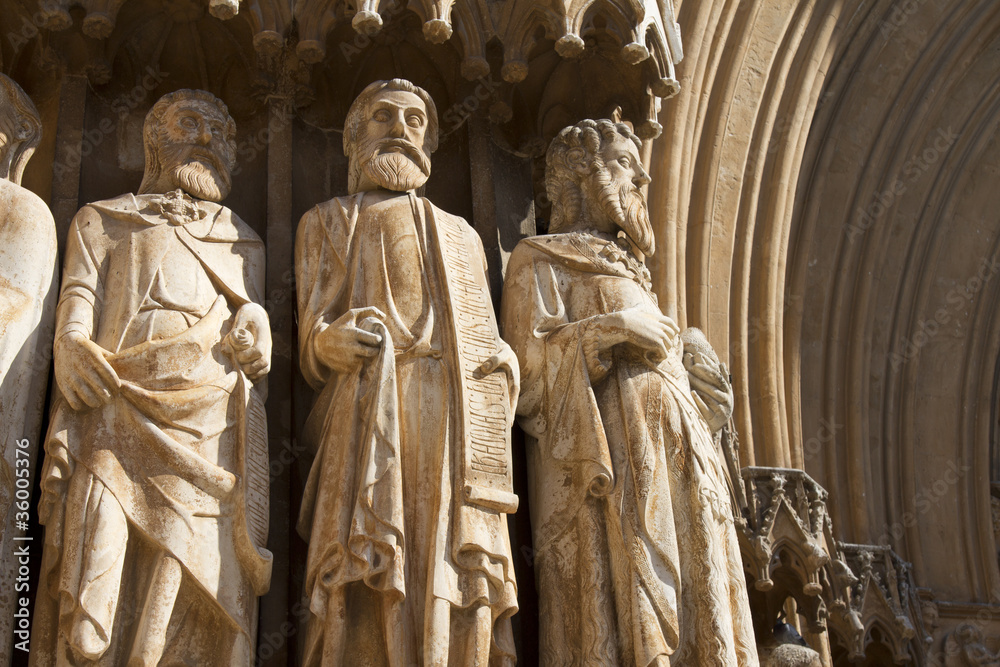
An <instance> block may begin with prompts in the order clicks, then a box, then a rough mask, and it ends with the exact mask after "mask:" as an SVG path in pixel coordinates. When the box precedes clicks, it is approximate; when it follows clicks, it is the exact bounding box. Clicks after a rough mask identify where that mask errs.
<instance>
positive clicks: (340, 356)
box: [316, 308, 385, 372]
mask: <svg viewBox="0 0 1000 667" xmlns="http://www.w3.org/2000/svg"><path fill="white" fill-rule="evenodd" d="M366 317H376V318H378V319H380V320H383V321H384V320H385V313H383V312H382V311H381V310H379V309H378V308H352V309H351V310H349V311H347V312H346V313H344V314H343V315H341V316H340V317H339V318H337V320H336V321H335V322H334V323H333V324H331V325H330V326H328V327H326V328H325V329H323V330H322V331H320V332H319V334H317V336H316V356H318V357H319V359H320V361H322V362H323V363H324V364H326V365H327V366H329V367H330V368H332V369H333V370H335V371H340V372H348V371H353V370H355V369H356V368H358V367H359V366H360V365H361V362H362V361H364V360H365V359H367V358H369V357H374V356H375V355H377V354H378V351H379V347H380V346H381V345H382V337H381V336H379V335H378V334H374V333H371V332H370V331H365V330H364V329H361V328H360V327H358V322H359V321H360V320H363V319H365V318H366Z"/></svg>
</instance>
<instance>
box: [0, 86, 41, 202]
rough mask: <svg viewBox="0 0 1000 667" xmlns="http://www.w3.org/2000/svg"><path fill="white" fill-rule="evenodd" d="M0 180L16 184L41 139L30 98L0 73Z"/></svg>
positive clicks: (36, 114) (36, 115)
mask: <svg viewBox="0 0 1000 667" xmlns="http://www.w3.org/2000/svg"><path fill="white" fill-rule="evenodd" d="M0 91H2V92H3V94H2V96H0V134H2V135H3V136H5V137H6V138H7V140H8V143H6V144H3V143H0V178H7V179H10V180H11V181H13V182H14V183H18V184H20V182H21V176H23V175H24V167H25V166H26V165H27V164H28V160H29V159H30V158H31V155H32V153H34V152H35V148H36V147H37V146H38V143H39V142H40V141H41V140H42V119H41V117H40V116H39V115H38V110H37V109H35V105H34V104H33V103H32V102H31V98H30V97H28V95H27V94H26V93H25V92H24V91H23V90H21V87H20V86H19V85H17V83H15V82H14V80H13V79H11V78H10V77H8V76H7V75H5V74H0Z"/></svg>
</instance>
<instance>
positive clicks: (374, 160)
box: [357, 138, 431, 192]
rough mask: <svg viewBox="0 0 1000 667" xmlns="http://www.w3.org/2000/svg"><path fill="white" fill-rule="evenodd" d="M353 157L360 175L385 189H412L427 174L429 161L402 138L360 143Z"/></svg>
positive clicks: (423, 181) (421, 181)
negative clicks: (356, 161) (357, 151)
mask: <svg viewBox="0 0 1000 667" xmlns="http://www.w3.org/2000/svg"><path fill="white" fill-rule="evenodd" d="M359 153H360V155H359V156H358V157H357V159H358V160H360V163H361V171H362V172H363V174H364V176H365V177H366V178H367V179H368V180H369V181H371V182H372V183H374V184H376V185H377V186H378V187H380V188H383V189H385V190H392V191H395V192H409V191H410V190H416V189H417V188H419V187H420V186H422V185H423V184H424V183H426V182H427V179H428V178H429V177H430V175H431V160H430V157H428V156H427V154H426V153H424V151H423V149H421V148H420V147H419V146H417V145H415V144H413V143H411V142H409V141H407V140H406V139H402V138H400V139H395V138H388V139H374V140H370V141H364V142H363V146H362V147H361V149H360V151H359Z"/></svg>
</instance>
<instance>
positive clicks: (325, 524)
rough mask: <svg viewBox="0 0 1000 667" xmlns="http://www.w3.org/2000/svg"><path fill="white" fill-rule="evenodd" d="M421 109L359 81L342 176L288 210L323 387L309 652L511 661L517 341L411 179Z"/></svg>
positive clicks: (479, 252)
mask: <svg viewBox="0 0 1000 667" xmlns="http://www.w3.org/2000/svg"><path fill="white" fill-rule="evenodd" d="M437 128H438V121H437V111H436V109H435V106H434V103H433V101H432V100H431V98H430V96H429V95H428V94H427V93H426V92H425V91H424V90H423V89H421V88H418V87H416V86H414V85H413V84H411V83H410V82H408V81H404V80H401V79H394V80H392V81H377V82H375V83H373V84H371V85H370V86H368V87H367V88H366V89H365V90H364V91H363V92H362V93H361V94H360V95H359V96H358V98H357V100H355V101H354V103H353V104H352V105H351V108H350V110H349V111H348V114H347V119H346V122H345V128H344V152H345V153H346V154H347V156H348V159H349V185H348V189H349V191H350V193H351V194H350V195H348V196H346V197H340V198H336V199H333V200H330V201H328V202H325V203H323V204H320V205H319V206H317V207H316V208H314V209H312V210H311V211H309V212H308V213H307V214H306V215H305V216H304V217H303V218H302V221H301V222H300V223H299V229H298V235H297V237H296V248H295V265H296V284H297V287H298V310H299V349H300V359H301V365H302V372H303V374H304V375H305V377H306V379H307V380H308V382H309V384H310V385H311V386H312V387H313V388H314V389H316V390H317V391H319V392H321V394H320V396H319V398H318V401H317V403H316V405H315V407H314V408H313V410H312V412H311V414H310V417H309V421H308V423H307V426H306V438H307V442H308V443H309V444H310V445H311V446H312V447H313V448H315V449H316V450H317V451H316V457H315V461H314V463H313V465H312V470H311V472H310V475H309V479H308V481H307V485H306V490H305V493H304V498H303V502H302V512H301V515H300V517H299V532H300V533H301V534H302V536H303V538H304V539H306V540H307V541H308V542H309V553H308V562H307V566H306V580H305V593H304V595H305V597H306V601H307V602H308V605H309V610H310V616H309V618H308V619H307V621H306V624H307V627H306V633H305V654H304V659H303V664H305V665H309V666H314V665H354V664H356V665H362V664H364V665H425V666H427V667H431V666H432V665H433V666H437V665H440V666H447V665H487V664H489V665H506V664H513V662H514V646H513V639H512V635H511V628H510V616H511V615H512V614H514V613H515V611H516V610H517V602H516V584H515V580H514V568H513V563H512V562H511V552H510V543H509V540H508V534H507V518H506V516H505V515H506V514H507V513H511V512H513V511H514V510H515V509H516V508H517V496H515V495H514V494H513V490H512V487H511V459H510V434H509V428H510V426H511V424H512V423H513V413H514V407H515V404H516V400H517V388H518V370H517V360H516V357H515V356H514V353H513V351H512V350H511V349H510V348H509V347H508V346H507V345H506V344H504V343H503V341H501V340H500V337H499V334H498V333H497V325H496V319H495V316H494V314H493V308H492V305H491V301H490V296H489V287H488V283H487V278H486V258H485V255H484V253H483V248H482V244H481V242H480V240H479V237H478V235H477V234H476V233H475V231H473V230H472V229H471V228H470V227H469V225H468V224H467V223H466V222H465V221H464V220H462V219H461V218H458V217H456V216H453V215H449V214H448V213H445V212H444V211H442V210H440V209H438V208H437V207H435V206H434V205H433V204H431V203H430V202H429V201H427V200H426V199H424V198H422V197H418V196H417V195H416V194H414V190H415V189H416V188H419V187H420V186H422V185H423V184H424V183H425V182H426V180H427V178H428V176H429V175H430V154H431V153H432V152H433V151H434V149H435V148H436V147H437V136H438V134H437Z"/></svg>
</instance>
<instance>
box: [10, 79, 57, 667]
mask: <svg viewBox="0 0 1000 667" xmlns="http://www.w3.org/2000/svg"><path fill="white" fill-rule="evenodd" d="M41 134H42V123H41V118H39V116H38V112H37V111H36V110H35V107H34V105H33V104H32V103H31V100H30V98H28V96H27V95H26V94H25V93H24V91H23V90H21V88H20V87H19V86H18V85H17V84H16V83H14V81H13V80H11V79H10V78H8V77H7V76H5V75H3V74H0V520H2V521H3V524H2V526H0V549H2V554H3V556H2V557H0V563H2V566H0V664H6V663H7V662H8V661H9V660H10V656H11V637H12V635H11V628H12V626H13V624H14V614H15V613H16V612H17V611H18V610H19V609H20V608H21V607H22V606H23V605H20V604H19V600H20V598H24V599H27V595H26V594H27V592H28V590H27V587H26V585H24V583H22V585H21V586H18V585H17V576H18V569H19V567H20V565H22V564H23V565H27V564H28V563H27V562H26V563H20V561H19V558H17V557H15V555H14V553H15V548H16V546H23V545H18V543H16V542H15V541H14V537H15V536H17V537H22V536H23V535H24V534H25V532H26V531H27V527H28V522H29V516H30V512H29V510H30V504H31V499H32V498H33V497H34V494H33V487H34V473H35V465H36V462H37V459H38V456H37V454H38V451H39V449H40V448H39V445H38V443H39V435H40V433H39V431H40V429H41V425H42V412H43V408H44V402H45V389H46V385H47V384H48V379H49V362H50V360H51V358H52V323H53V317H54V315H55V296H56V289H55V287H56V285H55V280H56V228H55V223H54V222H53V220H52V214H51V213H50V212H49V209H48V207H47V206H46V205H45V203H44V202H43V201H42V200H41V199H39V198H38V196H37V195H35V194H34V193H33V192H30V191H29V190H27V189H25V188H23V187H21V185H20V184H21V176H22V175H23V173H24V167H25V165H26V164H27V162H28V160H29V159H30V157H31V155H32V153H33V152H34V150H35V147H36V146H37V145H38V142H39V141H40V140H41ZM25 572H27V569H25ZM22 581H23V582H26V581H27V577H24V576H22ZM24 638H25V637H24V636H23V635H22V636H21V637H19V638H18V639H19V641H21V640H23V639H24Z"/></svg>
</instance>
